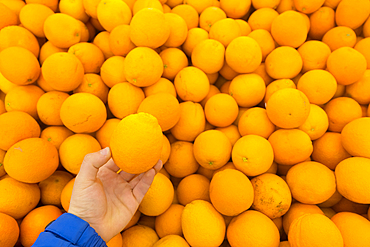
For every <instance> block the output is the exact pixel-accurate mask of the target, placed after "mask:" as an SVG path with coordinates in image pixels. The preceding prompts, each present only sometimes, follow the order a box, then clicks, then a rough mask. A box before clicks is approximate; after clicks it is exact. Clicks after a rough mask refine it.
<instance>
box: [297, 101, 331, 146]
mask: <svg viewBox="0 0 370 247" xmlns="http://www.w3.org/2000/svg"><path fill="white" fill-rule="evenodd" d="M310 106H311V107H310V114H309V115H308V117H307V119H306V121H305V122H304V123H303V124H302V125H301V126H299V129H300V130H303V131H304V132H305V133H306V134H307V135H309V136H310V138H311V140H316V139H318V138H320V137H321V136H322V135H324V134H325V133H326V131H327V130H328V127H329V119H328V115H327V114H326V112H325V111H324V110H323V109H322V108H321V107H320V106H317V105H314V104H311V105H310Z"/></svg>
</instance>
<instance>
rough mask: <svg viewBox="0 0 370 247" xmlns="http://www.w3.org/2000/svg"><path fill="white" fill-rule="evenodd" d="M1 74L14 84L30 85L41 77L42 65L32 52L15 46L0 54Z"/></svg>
mask: <svg viewBox="0 0 370 247" xmlns="http://www.w3.org/2000/svg"><path fill="white" fill-rule="evenodd" d="M0 72H1V74H2V75H3V76H4V77H5V78H6V79H8V80H9V81H11V82H13V83H14V84H17V85H28V84H31V83H34V82H35V81H36V80H37V78H38V77H39V75H40V65H39V63H38V61H37V58H36V57H35V56H34V55H33V54H32V52H30V51H29V50H27V49H25V48H23V47H18V46H13V47H9V48H6V49H4V50H2V51H1V52H0Z"/></svg>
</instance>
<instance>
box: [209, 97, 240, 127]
mask: <svg viewBox="0 0 370 247" xmlns="http://www.w3.org/2000/svg"><path fill="white" fill-rule="evenodd" d="M238 111H239V108H238V104H237V102H236V101H235V99H234V98H233V97H231V96H230V95H228V94H224V93H220V94H216V95H213V96H212V97H211V98H209V100H208V101H207V103H206V105H205V107H204V112H205V115H206V119H207V121H208V122H209V123H210V124H212V125H214V126H217V127H227V126H229V125H230V124H232V123H233V122H234V121H235V119H236V117H237V116H238Z"/></svg>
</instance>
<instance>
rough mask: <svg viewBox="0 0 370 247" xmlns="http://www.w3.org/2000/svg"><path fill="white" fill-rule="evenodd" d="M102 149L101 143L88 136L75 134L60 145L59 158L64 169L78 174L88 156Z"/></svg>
mask: <svg viewBox="0 0 370 247" xmlns="http://www.w3.org/2000/svg"><path fill="white" fill-rule="evenodd" d="M100 149H101V147H100V144H99V142H98V141H97V140H96V139H95V138H94V137H92V136H90V135H87V134H74V135H71V136H69V137H67V139H65V140H64V142H63V143H62V144H61V145H60V148H59V157H60V162H61V164H62V165H63V167H64V168H65V169H66V170H67V171H69V172H70V173H72V174H77V173H78V172H79V170H80V167H81V163H82V161H83V159H84V157H85V155H86V154H89V153H93V152H97V151H99V150H100Z"/></svg>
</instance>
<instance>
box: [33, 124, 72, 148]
mask: <svg viewBox="0 0 370 247" xmlns="http://www.w3.org/2000/svg"><path fill="white" fill-rule="evenodd" d="M71 135H73V132H72V131H71V130H69V129H67V128H66V127H64V126H50V127H47V128H45V129H43V130H42V132H41V136H40V137H41V138H42V139H45V140H47V141H48V142H50V143H51V144H53V145H54V146H55V147H56V149H58V150H59V147H60V145H61V144H62V142H64V140H65V139H66V138H67V137H69V136H71Z"/></svg>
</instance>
